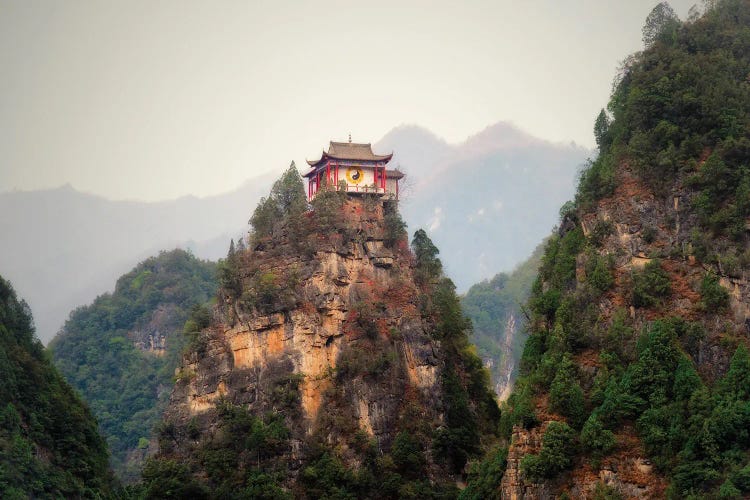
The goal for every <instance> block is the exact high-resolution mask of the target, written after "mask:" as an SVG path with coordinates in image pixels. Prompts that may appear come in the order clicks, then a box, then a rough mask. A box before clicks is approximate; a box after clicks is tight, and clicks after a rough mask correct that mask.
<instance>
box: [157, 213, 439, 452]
mask: <svg viewBox="0 0 750 500" xmlns="http://www.w3.org/2000/svg"><path fill="white" fill-rule="evenodd" d="M344 210H345V214H346V215H345V217H346V218H347V223H346V227H345V230H343V231H340V232H336V233H331V234H328V235H326V237H324V238H323V237H320V236H316V235H315V234H314V235H313V236H312V237H315V238H316V239H315V240H314V242H313V243H312V250H314V251H310V252H307V253H306V252H304V251H303V252H301V251H298V250H297V249H295V247H294V245H295V244H300V242H298V241H297V242H295V241H292V240H291V238H290V237H289V236H288V235H287V234H286V233H283V234H281V235H280V236H279V237H277V238H276V239H275V241H273V242H269V241H266V242H264V243H263V245H259V246H257V247H256V249H255V250H254V251H252V252H248V253H247V254H245V255H244V256H243V264H242V266H241V269H240V273H241V275H242V276H243V290H245V291H247V290H252V289H253V286H254V285H253V281H252V280H253V279H255V278H253V277H254V276H257V275H258V273H261V274H262V273H273V275H274V276H275V277H278V278H280V280H279V283H278V286H279V289H280V290H281V289H284V290H286V289H288V290H286V291H283V290H282V291H280V292H279V294H280V295H284V294H287V292H288V295H289V297H291V298H290V299H289V302H288V303H286V304H271V305H269V306H267V307H265V310H259V308H258V307H257V306H256V307H248V306H247V305H246V304H244V303H243V300H242V299H241V298H239V299H238V298H233V297H229V296H226V295H225V296H224V297H223V300H221V301H220V302H219V306H217V311H216V317H217V318H218V321H215V322H214V324H213V325H212V327H211V328H209V329H208V330H205V331H204V332H203V333H202V334H201V338H200V339H199V346H198V347H197V348H196V349H194V350H193V351H191V352H190V353H189V354H188V355H186V356H185V358H184V361H183V364H182V367H181V368H180V369H179V372H178V375H177V382H176V384H175V387H174V390H173V392H172V395H171V399H170V404H169V407H168V409H167V411H166V412H165V420H166V421H168V422H170V423H172V424H173V425H174V426H175V428H176V429H177V431H176V435H177V438H175V439H174V441H173V442H172V443H171V445H170V448H171V449H170V453H171V454H173V455H176V456H180V455H181V454H189V453H190V449H191V446H192V445H191V444H190V440H187V439H185V438H184V436H185V433H186V431H185V429H186V428H187V427H188V425H193V426H197V433H198V434H200V435H201V436H208V435H210V433H211V429H212V426H213V425H214V423H215V420H216V411H217V410H216V406H217V403H218V402H219V401H228V402H231V403H233V404H239V405H243V406H246V407H247V408H249V409H251V410H252V411H253V412H255V413H257V414H258V415H262V414H264V412H267V411H269V410H271V409H274V408H277V407H278V403H277V402H275V401H274V396H273V393H274V390H275V389H274V387H276V384H277V382H278V381H279V380H284V379H285V377H286V378H288V377H290V376H293V375H294V376H299V377H301V380H302V382H301V384H300V386H299V392H300V405H299V412H297V413H295V412H294V411H292V412H288V413H287V424H288V425H289V427H290V429H291V430H292V435H293V436H292V437H293V440H294V441H295V442H297V443H300V442H302V441H303V440H304V439H306V437H307V436H310V435H312V434H314V433H322V434H323V435H324V436H325V439H326V440H327V441H328V442H329V443H331V444H332V445H333V446H337V445H340V448H339V451H341V452H342V454H343V455H346V443H345V440H344V439H343V438H342V436H343V435H344V434H345V433H347V432H350V429H349V428H350V427H351V428H353V429H354V430H357V429H360V430H363V431H364V432H366V433H367V434H368V435H370V436H372V437H374V438H375V440H376V442H377V443H378V445H379V446H380V447H381V449H382V448H383V447H386V448H387V447H388V446H390V443H391V441H392V440H393V438H394V429H396V427H397V426H396V421H397V419H398V418H399V412H400V411H401V409H402V407H403V406H404V405H405V404H406V402H407V400H411V401H416V402H417V404H418V405H419V407H420V409H421V410H420V411H421V414H422V418H423V420H424V422H425V423H426V424H427V425H433V426H434V427H437V426H439V425H440V424H441V422H442V420H443V403H442V396H441V387H440V376H439V374H440V369H441V367H440V365H441V363H440V361H439V355H438V354H439V350H440V343H439V342H437V341H436V340H434V339H432V338H431V336H430V335H428V333H427V332H428V331H429V329H430V328H431V325H430V324H429V323H428V322H427V321H428V320H426V319H425V318H423V317H422V314H421V313H420V304H419V303H418V297H419V292H418V289H417V287H416V285H415V283H414V280H413V276H412V272H413V271H412V265H413V259H412V258H411V254H410V253H409V252H408V250H405V251H404V252H402V253H399V252H398V251H393V250H392V249H389V248H386V247H385V246H384V244H383V236H382V235H383V230H382V217H383V212H382V210H383V208H382V205H380V204H376V205H375V206H374V207H372V206H370V207H368V206H366V205H365V204H364V203H362V202H360V201H358V200H350V201H348V202H347V203H346V204H345V206H344ZM363 235H367V237H366V238H365V237H363ZM312 237H311V238H312ZM363 240H364V241H363ZM292 276H293V277H294V278H292ZM285 280H286V282H285ZM241 295H242V294H241ZM342 363H343V364H344V367H343V369H344V370H347V371H346V373H348V375H347V377H348V378H347V379H346V380H344V381H343V382H341V383H338V384H335V383H334V382H336V380H337V379H336V377H337V374H339V373H340V370H342V367H341V365H342ZM342 384H343V385H342ZM405 394H406V395H409V396H408V397H405ZM342 422H346V425H344V426H343V427H342V425H343V424H342ZM344 427H346V428H344ZM180 436H182V437H180ZM162 452H164V450H162ZM301 453H302V452H301V451H299V450H298V452H295V453H293V455H295V457H296V458H297V459H299V458H300V454H301Z"/></svg>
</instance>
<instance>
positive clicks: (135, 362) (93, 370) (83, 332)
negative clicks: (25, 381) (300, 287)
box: [49, 250, 217, 482]
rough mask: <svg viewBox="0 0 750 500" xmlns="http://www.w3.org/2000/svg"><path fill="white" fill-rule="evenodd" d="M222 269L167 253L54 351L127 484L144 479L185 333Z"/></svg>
mask: <svg viewBox="0 0 750 500" xmlns="http://www.w3.org/2000/svg"><path fill="white" fill-rule="evenodd" d="M216 286H217V278H216V266H215V264H213V263H211V262H207V261H201V260H199V259H197V258H195V257H193V256H192V255H191V254H189V253H188V252H185V251H183V250H173V251H171V252H162V253H160V254H159V255H158V256H157V257H152V258H149V259H147V260H145V261H143V262H141V263H140V264H138V265H137V266H136V267H135V268H134V269H133V270H132V271H130V272H129V273H127V274H125V275H124V276H122V277H121V278H120V279H119V280H118V281H117V285H116V287H115V291H114V292H113V293H111V294H109V293H108V294H104V295H102V296H100V297H98V298H97V299H96V300H95V301H94V302H93V304H91V305H89V306H85V307H80V308H78V309H76V310H75V311H73V312H72V313H71V315H70V318H69V319H68V321H67V322H66V323H65V326H64V327H63V329H62V331H61V333H60V334H59V335H58V336H57V337H55V339H54V340H53V341H52V342H51V343H50V346H49V348H50V350H51V352H52V358H53V360H54V362H55V364H56V365H57V367H58V368H59V369H60V371H61V372H62V374H63V375H64V376H65V378H66V379H67V380H68V381H69V382H70V383H71V384H72V385H73V387H75V388H76V389H77V390H78V391H79V392H80V393H81V394H82V395H83V397H84V399H85V400H86V401H87V402H88V403H89V405H90V406H91V409H92V411H93V412H94V415H95V416H96V418H97V419H98V421H99V425H100V428H101V431H102V433H103V434H104V436H105V437H106V439H107V442H108V443H109V448H110V451H111V453H112V465H113V468H114V470H115V472H116V473H117V475H118V476H119V477H120V478H121V479H122V480H124V481H126V482H132V481H133V480H136V479H137V478H138V477H139V475H140V469H141V466H142V460H143V458H144V457H145V454H146V451H147V448H148V444H149V439H150V438H151V432H152V430H153V427H154V426H155V425H156V424H157V423H158V422H159V419H160V416H161V412H162V411H163V409H164V405H165V403H166V399H167V398H168V396H169V390H170V388H171V387H172V384H173V377H174V370H175V368H176V367H177V365H178V364H179V360H180V356H181V354H182V350H183V347H184V346H185V344H186V342H187V340H186V339H187V337H186V336H185V335H183V325H184V324H185V322H186V321H187V319H188V317H189V316H190V314H191V312H192V310H193V308H194V307H196V306H200V305H202V304H204V303H206V302H208V301H209V300H210V299H212V298H213V296H214V294H215V292H216Z"/></svg>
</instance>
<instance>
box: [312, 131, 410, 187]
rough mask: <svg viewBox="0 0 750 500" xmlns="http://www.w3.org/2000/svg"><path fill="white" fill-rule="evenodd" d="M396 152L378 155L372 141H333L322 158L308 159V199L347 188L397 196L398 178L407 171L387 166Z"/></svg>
mask: <svg viewBox="0 0 750 500" xmlns="http://www.w3.org/2000/svg"><path fill="white" fill-rule="evenodd" d="M392 156H393V153H391V154H387V155H376V154H375V153H373V152H372V146H371V145H370V144H358V143H356V142H352V139H351V136H350V137H349V142H333V141H331V143H330V145H329V146H328V151H323V154H322V155H321V157H320V159H319V160H314V161H310V160H307V163H308V165H310V167H311V169H310V171H309V172H308V173H306V174H305V175H304V177H305V178H306V179H307V198H308V199H309V200H312V199H313V198H315V195H316V194H317V193H318V191H320V190H321V189H323V188H325V187H326V186H327V187H328V188H329V189H336V190H342V191H346V192H347V193H349V194H357V193H359V194H367V193H369V194H377V195H380V196H384V197H388V198H393V199H398V181H399V180H400V179H402V178H403V177H404V173H403V172H400V171H399V170H398V169H394V170H388V169H386V165H387V164H388V162H389V161H391V157H392Z"/></svg>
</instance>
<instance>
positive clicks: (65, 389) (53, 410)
mask: <svg viewBox="0 0 750 500" xmlns="http://www.w3.org/2000/svg"><path fill="white" fill-rule="evenodd" d="M110 483H111V477H110V473H109V469H108V465H107V445H106V443H105V441H104V440H103V439H102V438H101V436H99V434H98V433H97V429H96V421H95V420H94V418H93V417H92V416H91V413H90V412H89V410H88V408H86V406H85V405H84V404H83V403H82V402H81V400H80V399H79V398H78V396H77V395H76V394H75V392H74V391H73V389H71V387H70V386H69V385H68V384H66V383H65V380H64V379H63V378H62V376H60V374H59V373H58V372H57V370H55V368H54V366H52V364H51V363H50V362H49V360H48V359H47V357H46V356H45V353H44V349H43V347H42V345H41V343H40V342H39V341H38V340H37V339H36V338H35V337H34V327H33V321H32V319H31V313H30V311H29V308H28V306H27V305H26V303H25V302H23V301H19V300H18V298H17V297H16V294H15V292H14V291H13V288H12V287H11V285H10V283H8V282H7V281H5V280H4V279H3V278H1V277H0V493H2V497H3V498H95V497H101V496H102V495H104V494H106V493H107V492H108V491H109V490H110Z"/></svg>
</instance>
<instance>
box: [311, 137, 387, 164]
mask: <svg viewBox="0 0 750 500" xmlns="http://www.w3.org/2000/svg"><path fill="white" fill-rule="evenodd" d="M392 156H393V153H391V154H388V155H376V154H375V153H373V152H372V146H371V145H370V144H369V143H368V144H358V143H356V142H333V141H331V144H330V145H329V146H328V151H327V152H326V151H323V154H322V155H321V157H320V159H319V160H314V161H311V160H307V164H308V165H310V166H315V165H317V164H319V163H320V162H323V161H325V160H327V159H329V158H330V159H332V160H355V161H382V162H385V163H388V162H389V161H391V157H392Z"/></svg>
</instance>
